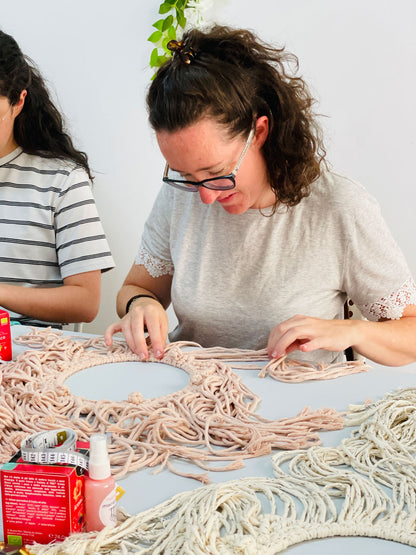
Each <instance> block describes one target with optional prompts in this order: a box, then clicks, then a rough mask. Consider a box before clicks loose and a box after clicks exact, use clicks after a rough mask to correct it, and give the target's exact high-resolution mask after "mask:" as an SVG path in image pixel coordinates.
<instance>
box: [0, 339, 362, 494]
mask: <svg viewBox="0 0 416 555" xmlns="http://www.w3.org/2000/svg"><path fill="white" fill-rule="evenodd" d="M15 341H16V342H18V343H20V344H23V345H25V346H26V347H27V349H28V350H26V351H25V352H24V353H23V354H21V355H20V356H19V357H18V358H17V360H16V362H12V363H7V364H4V365H3V366H2V368H3V380H2V384H1V387H0V462H6V461H8V460H9V459H10V457H11V456H12V455H14V454H15V452H16V451H17V450H18V448H19V447H20V443H21V441H22V439H23V438H24V437H26V436H27V435H28V434H31V433H33V432H38V431H40V430H50V429H56V428H60V427H63V428H72V429H74V430H75V431H76V433H77V435H78V439H80V440H84V441H87V440H88V439H89V437H90V436H91V434H93V433H96V432H106V433H107V432H110V433H111V436H112V437H111V442H110V444H109V452H110V459H111V464H112V471H113V475H114V476H115V477H116V478H119V477H120V476H122V475H124V474H125V473H126V472H128V471H131V470H138V469H140V468H143V467H144V466H150V467H155V466H159V468H158V469H157V471H160V470H161V469H163V468H164V467H165V466H166V467H168V468H169V469H170V470H171V471H173V472H176V473H178V474H181V473H180V472H179V471H178V470H176V469H175V467H174V466H173V465H172V461H174V460H175V459H178V458H180V459H186V460H189V461H191V462H193V463H194V464H195V465H197V466H198V467H200V468H201V469H203V470H204V471H205V470H216V471H219V470H233V469H236V468H240V467H241V466H243V459H246V458H251V457H257V456H260V455H264V454H267V453H270V452H271V449H274V448H280V449H300V448H306V447H310V446H311V445H316V444H319V443H320V440H319V435H318V433H317V431H318V430H323V429H324V430H335V429H339V428H342V425H343V421H342V415H340V414H338V413H337V412H336V411H335V410H334V409H327V408H322V409H320V410H316V411H311V410H309V407H306V408H305V409H303V410H302V411H301V412H300V413H299V414H298V415H297V416H294V417H292V418H285V419H282V420H278V421H272V420H266V419H265V418H262V417H261V416H259V415H258V414H256V413H255V411H256V409H257V407H258V405H259V403H260V398H259V397H258V396H256V395H255V394H254V393H253V392H252V391H250V390H249V389H248V388H247V387H246V386H245V385H244V384H243V383H242V382H241V380H240V378H239V377H238V376H237V375H236V374H235V373H234V372H233V371H232V369H231V367H230V366H228V365H227V364H225V362H223V361H224V360H229V361H233V365H235V363H236V362H238V361H241V362H244V364H245V365H246V366H245V367H249V368H253V367H257V368H261V367H262V365H261V364H260V365H259V364H257V366H256V365H254V366H253V364H251V365H250V364H249V365H248V366H247V361H248V362H250V361H251V362H253V361H259V360H260V361H261V360H266V359H267V353H266V352H265V351H236V350H227V349H201V347H200V346H199V345H196V344H183V343H172V344H170V345H169V346H168V347H167V349H166V354H165V357H164V358H163V361H162V362H163V363H165V364H168V365H171V366H175V367H177V368H181V369H183V370H184V371H185V372H187V373H188V374H189V384H188V385H187V386H186V387H185V388H184V389H182V390H181V391H178V392H175V393H172V394H170V395H167V396H164V397H159V398H154V399H143V397H142V395H141V394H140V393H138V392H132V393H131V394H130V395H129V397H128V400H126V401H121V402H116V401H108V400H102V401H91V400H87V399H84V398H83V397H78V396H75V395H73V394H72V393H71V392H70V390H69V388H68V387H67V386H66V385H65V380H66V379H67V378H68V377H69V376H71V375H72V374H74V373H76V372H78V371H80V370H83V369H85V368H89V367H92V366H96V365H99V364H105V363H110V362H126V361H139V360H140V359H139V357H138V356H137V355H135V354H133V353H132V352H131V351H130V349H129V348H128V347H127V345H126V343H125V342H124V341H118V340H117V341H115V342H114V344H113V346H112V347H111V348H108V347H107V346H106V345H105V343H104V340H103V338H102V337H94V338H89V339H86V338H81V339H75V338H71V337H65V336H63V335H62V333H61V332H55V331H52V330H51V329H50V328H49V329H46V330H41V329H36V328H35V329H33V331H32V332H31V333H29V334H27V335H24V336H20V337H19V338H18V339H16V340H15ZM184 347H189V348H191V347H192V349H193V350H190V351H189V350H188V351H186V352H185V351H184V350H183V348H184ZM149 361H150V362H160V361H159V360H158V359H156V358H155V357H154V356H153V353H152V352H150V359H149ZM365 370H366V366H365V365H364V364H363V363H358V362H356V363H345V364H344V365H343V366H342V367H340V366H339V365H332V366H328V367H324V366H319V365H318V366H314V365H312V364H308V363H296V362H295V361H287V360H284V359H281V360H280V361H272V362H269V364H267V365H266V367H265V368H264V369H263V370H262V371H261V375H262V376H265V375H266V373H269V374H270V375H271V376H273V377H274V378H276V379H282V380H283V381H299V379H300V378H302V379H328V378H332V377H335V376H337V375H341V374H344V375H345V374H351V373H354V372H362V371H365ZM212 461H222V462H225V465H224V466H222V467H218V466H216V467H213V466H212V465H211V464H210V463H211V462H212ZM182 475H184V476H188V477H192V478H196V479H198V480H200V481H201V482H203V483H208V482H209V478H208V475H207V474H206V473H204V474H191V473H187V474H182Z"/></svg>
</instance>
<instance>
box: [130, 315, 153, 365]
mask: <svg viewBox="0 0 416 555" xmlns="http://www.w3.org/2000/svg"><path fill="white" fill-rule="evenodd" d="M129 324H130V325H129V326H128V327H127V328H126V329H125V331H124V335H125V337H126V341H127V343H128V345H129V346H130V349H131V350H132V351H133V352H134V353H136V354H137V355H139V357H140V360H147V359H148V358H149V349H148V348H147V343H146V336H145V331H144V319H143V316H142V315H140V316H137V315H136V316H135V317H134V318H131V319H130V323H129Z"/></svg>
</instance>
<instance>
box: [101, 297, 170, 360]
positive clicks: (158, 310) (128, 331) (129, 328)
mask: <svg viewBox="0 0 416 555" xmlns="http://www.w3.org/2000/svg"><path fill="white" fill-rule="evenodd" d="M146 329H147V332H148V334H149V339H150V343H151V345H152V347H153V352H154V354H155V356H156V357H157V358H159V359H161V358H163V355H164V350H165V345H166V340H167V336H168V330H169V323H168V315H167V313H166V310H165V309H164V308H163V306H162V305H161V304H160V303H159V301H157V300H156V299H151V298H149V297H143V298H140V299H136V300H135V301H134V302H133V303H132V304H131V306H130V309H129V311H128V312H127V314H126V315H125V316H124V317H123V318H121V320H119V321H118V322H114V323H113V324H111V325H110V326H108V328H107V329H106V331H105V334H104V340H105V344H106V345H107V346H111V345H112V343H113V335H114V334H115V333H117V332H122V333H123V335H124V337H125V339H126V342H127V345H128V346H129V347H130V349H131V350H132V351H133V353H135V354H137V355H139V357H140V359H141V360H147V359H148V357H149V350H148V346H147V342H146V336H145V333H146V332H145V330H146Z"/></svg>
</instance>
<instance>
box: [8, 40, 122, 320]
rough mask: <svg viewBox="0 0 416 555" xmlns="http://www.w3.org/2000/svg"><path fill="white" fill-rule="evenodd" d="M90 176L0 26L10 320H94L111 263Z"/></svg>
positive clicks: (34, 74) (35, 75) (36, 78)
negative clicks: (103, 274)
mask: <svg viewBox="0 0 416 555" xmlns="http://www.w3.org/2000/svg"><path fill="white" fill-rule="evenodd" d="M90 180H91V173H90V169H89V166H88V161H87V156H86V155H85V154H84V153H83V152H80V151H78V150H76V149H75V147H74V146H73V143H72V141H71V138H70V137H69V135H68V134H67V133H66V131H65V130H64V127H63V120H62V116H61V114H60V113H59V112H58V110H57V108H56V107H55V106H54V104H53V103H52V101H51V99H50V96H49V93H48V91H47V89H46V86H45V83H44V81H43V79H42V77H41V75H40V74H39V72H38V70H37V69H36V68H35V66H34V65H33V63H32V62H31V61H30V60H29V59H28V58H26V57H25V56H24V55H23V54H22V52H21V50H20V48H19V46H18V44H17V43H16V41H15V40H14V39H13V37H11V36H10V35H7V34H6V33H4V32H2V31H0V307H3V308H4V309H6V310H7V311H8V312H9V313H10V317H11V320H12V321H16V322H20V323H24V324H30V325H32V324H34V325H49V324H52V325H56V323H69V322H89V321H91V320H93V319H94V318H95V316H96V314H97V312H98V308H99V304H100V289H101V272H102V271H104V270H107V269H110V268H112V267H113V265H114V264H113V260H112V257H111V253H110V252H109V247H108V244H107V241H106V238H105V236H104V232H103V229H102V226H101V222H100V219H99V217H98V214H97V210H96V207H95V203H94V199H93V196H92V192H91V181H90Z"/></svg>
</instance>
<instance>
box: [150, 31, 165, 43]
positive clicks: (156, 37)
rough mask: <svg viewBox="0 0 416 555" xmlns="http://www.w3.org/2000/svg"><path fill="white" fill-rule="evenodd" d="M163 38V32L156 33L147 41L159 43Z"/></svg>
mask: <svg viewBox="0 0 416 555" xmlns="http://www.w3.org/2000/svg"><path fill="white" fill-rule="evenodd" d="M162 36H163V33H162V31H155V32H154V33H152V34H151V35H150V37H149V38H148V39H147V40H148V41H149V42H159V41H160V39H161V38H162Z"/></svg>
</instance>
